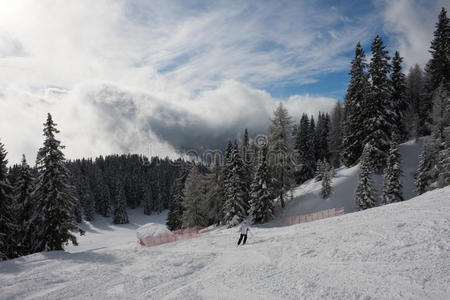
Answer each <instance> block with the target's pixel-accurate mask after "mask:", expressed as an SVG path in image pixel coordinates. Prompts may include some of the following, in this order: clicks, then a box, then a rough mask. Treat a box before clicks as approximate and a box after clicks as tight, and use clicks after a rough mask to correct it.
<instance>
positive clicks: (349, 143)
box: [342, 42, 369, 167]
mask: <svg viewBox="0 0 450 300" xmlns="http://www.w3.org/2000/svg"><path fill="white" fill-rule="evenodd" d="M351 65H352V66H351V69H350V83H349V85H348V87H347V94H346V95H345V102H344V103H345V105H344V120H343V124H342V125H343V128H342V134H343V139H342V162H343V163H344V165H345V166H347V167H351V166H353V165H355V164H356V163H357V162H358V160H359V157H360V156H361V153H362V150H363V141H364V139H365V138H366V130H365V127H364V118H365V116H364V115H363V107H364V106H365V105H366V102H367V97H368V88H369V81H368V75H367V73H366V67H367V64H366V56H365V54H364V50H363V49H362V47H361V44H360V43H359V42H358V44H357V45H356V48H355V56H354V58H353V60H352V62H351Z"/></svg>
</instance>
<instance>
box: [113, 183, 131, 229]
mask: <svg viewBox="0 0 450 300" xmlns="http://www.w3.org/2000/svg"><path fill="white" fill-rule="evenodd" d="M114 196H115V202H116V208H115V209H114V219H113V222H114V224H128V223H129V222H130V221H129V220H128V213H127V200H126V198H125V189H124V188H123V184H122V182H121V181H120V180H118V181H117V183H116V192H115V195H114Z"/></svg>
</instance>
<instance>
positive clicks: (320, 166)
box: [314, 159, 326, 181]
mask: <svg viewBox="0 0 450 300" xmlns="http://www.w3.org/2000/svg"><path fill="white" fill-rule="evenodd" d="M325 163H326V160H322V159H319V160H318V161H317V163H316V172H315V173H314V179H315V180H316V181H321V180H322V175H323V171H324V167H325Z"/></svg>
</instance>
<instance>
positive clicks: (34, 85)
mask: <svg viewBox="0 0 450 300" xmlns="http://www.w3.org/2000/svg"><path fill="white" fill-rule="evenodd" d="M378 16H379V14H376V15H375V16H371V15H358V16H354V15H348V14H344V13H342V11H341V9H340V7H332V6H331V5H328V4H324V3H322V2H320V1H318V2H317V1H247V2H230V1H217V2H216V1H214V2H212V1H211V2H210V1H204V2H203V1H200V2H198V1H127V0H122V1H108V0H97V1H88V0H81V1H56V0H54V1H51V0H43V1H31V0H29V1H27V0H17V1H2V10H0V70H1V72H0V92H1V97H0V138H1V139H2V140H3V141H4V142H5V143H6V146H7V147H8V149H9V151H10V156H11V157H12V160H13V161H18V160H19V158H20V155H21V153H22V152H25V153H26V154H28V155H33V156H34V153H35V151H36V150H37V147H38V146H39V145H40V142H41V141H40V140H41V134H40V132H41V126H42V125H41V124H42V122H43V119H44V118H45V113H46V112H47V111H50V112H53V113H54V114H55V119H56V120H57V121H59V123H60V127H61V132H62V134H63V142H64V143H65V144H67V146H68V148H67V153H68V154H69V156H70V157H79V156H83V155H84V156H93V155H98V154H101V153H103V154H104V153H110V152H128V151H130V152H141V153H145V152H146V151H147V148H148V145H149V144H151V145H153V146H152V147H153V149H154V150H153V151H156V152H157V153H155V154H162V155H164V154H169V153H175V152H176V151H177V150H179V149H186V148H189V147H201V146H203V147H217V146H219V144H220V143H223V140H224V139H225V138H229V137H233V136H236V134H238V132H240V131H241V130H242V128H244V127H248V128H249V129H251V131H252V132H254V133H258V132H261V131H264V130H265V128H266V126H267V122H268V119H269V116H270V114H271V111H272V109H273V108H274V106H275V105H276V103H277V102H279V101H285V102H286V105H287V106H288V108H289V109H290V111H291V113H292V114H293V115H294V116H299V115H300V114H301V113H302V112H308V113H314V112H317V111H319V110H321V111H325V110H327V108H328V109H330V108H331V106H332V105H333V103H334V102H335V100H334V99H330V98H321V97H315V96H314V97H313V96H308V95H293V96H292V97H290V98H289V99H276V98H274V97H273V96H272V95H270V94H269V93H268V92H267V91H266V90H267V89H268V87H273V86H276V87H281V88H282V87H283V86H287V85H290V86H292V85H296V84H298V85H304V84H308V83H312V82H315V81H317V80H318V77H319V75H323V74H327V73H331V72H337V71H340V72H342V71H347V69H348V65H349V54H350V55H351V52H352V49H353V47H354V45H355V43H356V42H357V41H358V40H361V41H368V40H369V39H370V38H371V37H372V36H373V35H374V28H375V27H374V24H376V22H377V21H379V20H378V19H377V18H378ZM399 28H402V27H401V26H400V27H399ZM404 55H406V53H405V54H404ZM324 89H326V87H324ZM316 94H317V93H316Z"/></svg>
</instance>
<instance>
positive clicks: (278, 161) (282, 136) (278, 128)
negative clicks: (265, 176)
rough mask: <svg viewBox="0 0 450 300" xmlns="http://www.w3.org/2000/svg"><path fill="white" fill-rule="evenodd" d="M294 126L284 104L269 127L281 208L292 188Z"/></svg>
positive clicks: (275, 181) (270, 149) (273, 166)
mask: <svg viewBox="0 0 450 300" xmlns="http://www.w3.org/2000/svg"><path fill="white" fill-rule="evenodd" d="M291 132H292V124H291V117H290V116H289V115H288V111H287V110H286V109H285V108H284V107H283V104H282V103H280V105H279V106H278V107H277V109H276V110H275V111H274V117H273V119H272V120H271V124H270V126H269V136H268V138H269V166H270V168H271V170H272V171H271V172H272V176H273V177H274V179H275V180H274V183H275V185H274V186H273V188H274V192H275V194H276V196H277V197H279V199H280V203H281V207H283V208H284V206H285V199H284V197H285V195H286V192H287V191H288V190H289V189H290V188H291V185H292V181H291V177H292V172H293V165H292V161H291V154H292V141H291V137H292V134H291Z"/></svg>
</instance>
